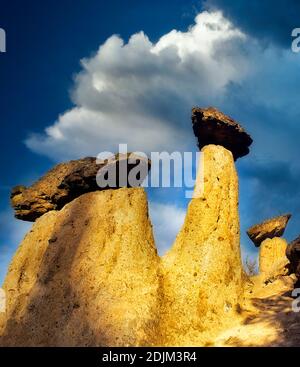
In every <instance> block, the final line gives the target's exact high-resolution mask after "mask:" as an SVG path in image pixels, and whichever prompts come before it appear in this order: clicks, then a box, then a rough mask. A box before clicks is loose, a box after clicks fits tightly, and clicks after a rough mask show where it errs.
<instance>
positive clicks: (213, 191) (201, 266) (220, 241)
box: [162, 145, 244, 346]
mask: <svg viewBox="0 0 300 367" xmlns="http://www.w3.org/2000/svg"><path fill="white" fill-rule="evenodd" d="M202 153H203V157H202V163H200V164H203V165H204V166H203V171H204V190H201V188H200V190H199V187H196V188H195V192H197V193H199V192H200V193H201V191H203V192H202V193H201V194H200V196H199V195H198V197H195V198H193V199H192V200H191V202H190V204H189V207H188V211H187V214H186V218H185V223H184V225H183V228H182V229H181V231H180V233H179V234H178V236H177V238H176V241H175V243H174V245H173V247H172V249H171V250H170V251H169V252H168V253H167V254H166V255H165V256H164V257H163V260H162V261H163V264H162V268H163V273H164V296H165V307H164V310H163V312H164V313H163V316H162V318H163V320H162V323H163V325H164V327H163V330H164V331H165V336H164V337H165V341H164V342H165V344H166V345H176V346H184V345H200V344H201V343H202V342H203V338H204V339H206V340H208V335H209V336H211V337H213V335H214V333H217V332H218V331H219V330H220V329H222V327H224V325H226V322H228V321H230V320H231V321H230V322H231V323H232V322H233V321H232V318H233V317H235V316H237V314H238V311H239V302H240V300H241V296H242V292H243V279H244V273H243V270H242V263H241V256H240V231H239V215H238V178H237V173H236V169H235V165H234V160H233V156H232V153H231V152H230V151H228V150H227V149H225V148H223V147H222V146H215V145H208V146H206V147H204V148H203V149H202ZM201 171H202V170H199V174H201ZM197 181H198V182H201V179H200V180H199V179H198V180H197ZM201 333H203V334H202V335H201ZM206 334H208V335H206Z"/></svg>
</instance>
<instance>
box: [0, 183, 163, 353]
mask: <svg viewBox="0 0 300 367" xmlns="http://www.w3.org/2000/svg"><path fill="white" fill-rule="evenodd" d="M3 289H4V290H5V292H6V295H7V310H6V314H5V315H4V314H1V313H0V317H1V316H2V319H0V345H2V346H4V345H6V346H14V345H17V346H92V345H94V346H97V345H98V346H105V345H106V346H118V345H119V346H120V345H123V346H130V345H131V346H134V345H136V346H138V345H152V344H153V340H154V338H157V337H158V335H159V331H158V320H159V305H160V303H161V291H160V276H159V257H158V255H157V251H156V248H155V245H154V239H153V235H152V228H151V224H150V221H149V218H148V206H147V199H146V195H145V192H144V189H142V188H122V189H119V190H105V191H100V192H92V193H87V194H84V195H82V196H80V197H79V198H77V199H75V200H73V201H72V202H71V203H69V204H67V205H66V206H65V207H64V208H63V209H62V210H60V211H51V212H49V213H47V214H45V215H43V216H42V217H41V218H39V219H38V220H37V221H36V222H35V223H34V225H33V227H32V230H31V231H30V232H29V233H28V234H27V236H26V237H25V239H24V241H23V242H22V244H21V246H20V248H19V249H18V251H17V253H16V255H15V257H14V259H13V261H12V263H11V265H10V268H9V271H8V274H7V277H6V280H5V282H4V285H3Z"/></svg>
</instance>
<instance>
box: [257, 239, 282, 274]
mask: <svg viewBox="0 0 300 367" xmlns="http://www.w3.org/2000/svg"><path fill="white" fill-rule="evenodd" d="M287 246H288V244H287V242H286V240H284V239H283V238H280V237H274V238H272V239H270V238H268V239H266V240H264V241H263V242H262V244H261V245H260V251H259V271H260V273H270V272H272V273H274V275H284V273H285V272H284V265H286V264H287V263H288V259H287V257H286V249H287ZM275 273H277V274H275Z"/></svg>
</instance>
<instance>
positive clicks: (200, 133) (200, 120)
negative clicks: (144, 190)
mask: <svg viewBox="0 0 300 367" xmlns="http://www.w3.org/2000/svg"><path fill="white" fill-rule="evenodd" d="M192 123H193V130H194V134H195V136H196V138H197V139H198V147H199V149H200V150H201V149H202V148H203V147H204V146H205V145H209V144H214V145H222V146H223V147H224V148H226V149H228V150H230V151H231V152H232V154H233V157H234V159H235V160H236V159H237V158H240V157H243V156H244V155H247V154H248V153H249V146H250V145H251V144H252V139H251V137H250V135H249V134H247V133H246V131H245V130H244V129H243V128H242V127H241V126H240V125H239V124H238V123H237V122H235V121H234V120H233V119H232V118H231V117H228V116H226V115H224V113H222V112H220V111H218V110H217V109H216V108H213V107H209V108H198V107H195V108H193V109H192Z"/></svg>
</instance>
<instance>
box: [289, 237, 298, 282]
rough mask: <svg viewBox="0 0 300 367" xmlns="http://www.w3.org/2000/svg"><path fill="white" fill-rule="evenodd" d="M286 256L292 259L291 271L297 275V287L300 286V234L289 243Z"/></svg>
mask: <svg viewBox="0 0 300 367" xmlns="http://www.w3.org/2000/svg"><path fill="white" fill-rule="evenodd" d="M286 256H287V258H288V259H289V261H290V264H289V272H290V274H295V275H296V277H297V279H298V280H297V283H296V287H300V236H299V237H297V238H296V239H295V240H294V241H292V242H291V243H290V244H289V245H288V247H287V249H286Z"/></svg>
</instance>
